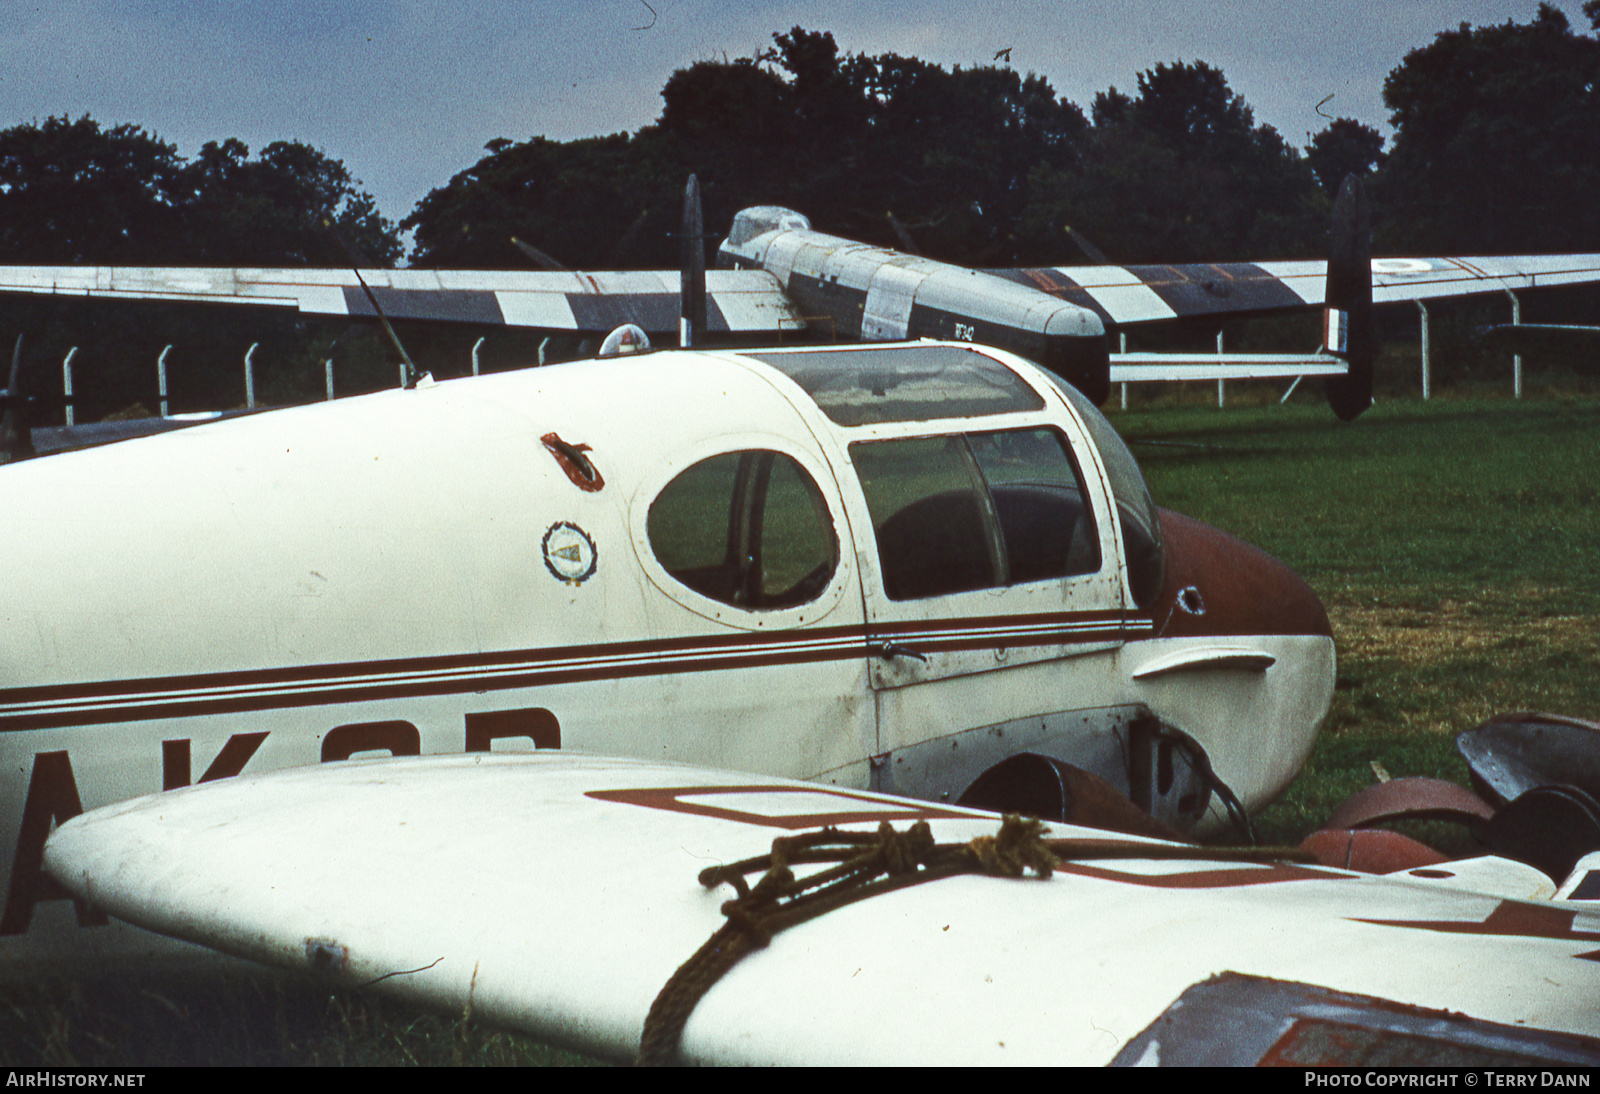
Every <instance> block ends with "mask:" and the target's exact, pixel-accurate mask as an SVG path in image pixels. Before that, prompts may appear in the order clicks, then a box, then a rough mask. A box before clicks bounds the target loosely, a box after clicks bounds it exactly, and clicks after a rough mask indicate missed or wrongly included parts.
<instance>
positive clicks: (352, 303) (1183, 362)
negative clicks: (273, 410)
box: [0, 177, 1600, 419]
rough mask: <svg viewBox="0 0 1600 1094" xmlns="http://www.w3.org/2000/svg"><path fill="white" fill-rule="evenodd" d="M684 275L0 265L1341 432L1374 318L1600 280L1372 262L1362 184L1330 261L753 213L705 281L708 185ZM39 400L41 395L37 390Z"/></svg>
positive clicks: (1368, 376) (1472, 261)
mask: <svg viewBox="0 0 1600 1094" xmlns="http://www.w3.org/2000/svg"><path fill="white" fill-rule="evenodd" d="M688 191H689V192H688V195H687V196H686V200H685V216H684V230H683V233H682V236H683V242H684V246H683V263H682V269H681V270H679V271H669V272H665V273H664V272H661V271H609V272H587V273H584V272H566V271H552V270H541V271H525V272H519V271H512V272H506V271H470V270H362V271H359V272H358V271H354V270H350V269H343V270H339V269H328V270H310V269H300V270H266V269H164V268H136V267H105V266H102V267H62V266H11V267H0V293H28V294H43V295H65V296H82V297H91V298H98V299H112V300H114V299H127V300H169V301H215V302H226V303H235V304H249V305H263V306H272V307H280V308H292V309H296V310H298V311H299V312H300V313H301V314H304V315H322V316H349V317H366V318H369V319H377V318H378V317H379V316H380V313H381V314H383V315H387V316H388V317H389V318H393V319H407V320H421V321H435V322H445V323H460V324H469V325H475V326H479V327H483V328H490V329H492V328H494V327H504V326H513V327H521V328H528V329H532V330H537V331H543V332H547V333H549V334H552V335H573V336H586V337H592V338H595V339H597V340H598V339H599V338H600V337H602V336H604V335H605V334H606V333H607V332H609V331H612V330H614V329H616V328H618V327H621V326H623V325H626V324H632V325H635V326H637V327H639V328H640V329H642V330H643V331H645V332H646V333H647V334H648V335H649V336H650V337H651V338H654V339H657V340H658V341H659V340H661V339H673V338H677V339H678V341H679V344H680V345H683V346H688V345H691V344H699V343H700V342H702V341H705V340H710V341H711V342H713V343H715V344H721V345H729V344H744V345H752V344H773V343H774V342H777V341H793V340H808V341H813V342H817V341H821V342H840V341H844V342H853V341H858V340H859V341H867V342H880V341H899V340H903V339H907V338H934V339H944V340H951V341H964V342H972V343H975V344H981V345H987V346H992V347H995V348H997V349H1004V350H1009V351H1010V352H1013V353H1016V354H1018V355H1020V356H1023V357H1026V358H1028V359H1029V360H1031V361H1034V362H1035V363H1037V364H1040V365H1043V366H1044V367H1045V368H1046V369H1049V370H1050V371H1052V372H1054V373H1055V374H1056V375H1058V376H1061V377H1063V378H1065V379H1066V380H1068V381H1069V382H1071V383H1073V384H1074V385H1075V386H1077V387H1078V388H1079V390H1081V391H1083V392H1084V393H1085V394H1086V395H1088V396H1089V397H1090V399H1092V400H1093V401H1095V402H1096V403H1100V402H1103V401H1104V400H1105V398H1106V395H1107V394H1108V392H1109V390H1110V385H1111V384H1112V383H1113V382H1116V381H1122V380H1191V379H1229V378H1241V379H1242V378H1264V377H1293V376H1308V375H1311V376H1323V377H1326V378H1327V391H1328V398H1329V401H1330V403H1331V404H1332V406H1333V408H1334V410H1335V411H1336V412H1337V413H1338V414H1339V415H1340V417H1343V418H1346V419H1349V418H1354V417H1355V416H1356V415H1358V414H1360V413H1361V412H1362V411H1363V410H1365V409H1366V408H1367V407H1368V406H1369V405H1370V404H1371V401H1372V357H1373V353H1374V350H1375V341H1374V335H1373V331H1372V322H1371V315H1370V313H1371V308H1372V306H1373V304H1374V302H1376V303H1378V304H1384V303H1395V302H1402V301H1409V300H1427V299H1432V298H1436V297H1452V296H1465V295H1471V294H1478V293H1503V292H1507V291H1521V290H1525V289H1542V288H1549V287H1554V286H1560V285H1572V284H1584V283H1592V282H1596V281H1600V255H1593V254H1591V255H1547V256H1524V257H1493V258H1379V259H1373V258H1372V257H1371V248H1370V232H1369V230H1368V227H1367V225H1368V216H1367V211H1366V202H1365V198H1364V196H1363V194H1362V191H1361V187H1360V184H1359V181H1358V180H1357V179H1355V178H1354V177H1351V178H1349V179H1346V180H1345V184H1344V186H1343V187H1342V189H1341V191H1340V194H1339V199H1338V201H1337V203H1336V205H1335V210H1334V217H1333V225H1332V230H1331V233H1330V252H1329V259H1328V261H1326V262H1323V261H1278V262H1257V263H1245V262H1229V263H1214V264H1194V265H1160V266H1113V265H1100V266H1056V267H1033V268H1024V269H1004V270H972V269H967V268H965V267H962V266H955V265H951V264H949V263H945V262H937V261H934V260H932V259H927V258H921V257H917V256H914V255H909V254H904V253H902V252H899V251H894V250H890V249H887V248H883V247H874V246H869V245H866V244H861V243H856V242H853V241H851V240H848V239H843V238H840V237H838V236H833V235H828V234H826V233H823V232H817V231H813V230H812V229H811V226H810V222H809V221H807V220H806V218H805V217H804V216H803V215H801V214H800V213H797V212H795V211H793V210H789V209H783V208H779V207H776V206H761V207H757V208H752V209H746V210H744V211H742V212H740V213H739V214H738V215H737V216H735V218H734V222H733V225H732V228H731V230H730V231H729V233H728V236H727V238H726V239H725V240H724V241H723V242H722V245H721V246H720V248H719V249H718V251H717V262H718V265H719V266H721V267H724V268H722V269H716V270H711V271H709V272H708V271H706V269H705V250H704V242H703V240H704V233H703V231H702V227H701V216H700V203H699V188H698V184H697V183H696V182H695V180H694V179H693V178H691V179H690V183H689V187H688ZM1317 310H1322V311H1323V312H1324V314H1325V320H1324V325H1323V330H1324V334H1323V344H1322V346H1321V348H1320V349H1318V350H1317V351H1316V352H1310V353H1290V354H1243V353H1215V354H1212V353H1200V354H1180V353H1112V352H1111V336H1113V335H1117V334H1123V333H1126V332H1128V331H1129V330H1136V329H1138V328H1140V327H1142V326H1146V325H1149V324H1160V323H1170V322H1172V321H1175V320H1196V319H1198V320H1205V319H1210V320H1218V321H1220V320H1223V319H1228V318H1233V317H1243V316H1263V315H1273V314H1283V313H1292V312H1297V311H1298V312H1312V311H1317ZM35 394H37V392H36V393H35Z"/></svg>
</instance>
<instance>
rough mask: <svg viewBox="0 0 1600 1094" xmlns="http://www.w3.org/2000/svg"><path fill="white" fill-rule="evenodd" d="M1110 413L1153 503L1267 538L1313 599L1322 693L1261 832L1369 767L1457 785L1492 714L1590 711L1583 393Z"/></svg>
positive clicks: (1596, 621)
mask: <svg viewBox="0 0 1600 1094" xmlns="http://www.w3.org/2000/svg"><path fill="white" fill-rule="evenodd" d="M1113 421H1114V422H1115V423H1116V425H1117V427H1118V428H1119V430H1121V431H1122V433H1123V435H1124V436H1126V437H1129V438H1131V439H1133V440H1135V442H1137V443H1135V444H1134V451H1135V454H1136V455H1138V456H1139V458H1140V462H1141V464H1142V465H1143V467H1144V469H1145V473H1146V475H1147V477H1148V478H1149V480H1150V484H1151V489H1152V491H1153V492H1154V493H1155V495H1156V497H1157V499H1158V501H1160V502H1161V504H1163V505H1165V506H1167V507H1168V508H1172V509H1177V510H1179V511H1181V512H1185V513H1188V514H1189V515H1191V516H1194V517H1198V518H1199V519H1201V520H1204V521H1206V522H1208V523H1210V524H1214V525H1216V526H1217V527H1219V528H1222V529H1224V530H1226V531H1229V532H1232V533H1234V534H1236V535H1239V536H1241V537H1243V538H1244V539H1247V540H1249V541H1251V542H1253V543H1255V544H1257V545H1258V546H1261V547H1263V548H1264V549H1266V550H1268V551H1270V552H1271V553H1273V554H1274V555H1276V556H1278V557H1279V558H1280V559H1282V560H1283V561H1285V562H1286V563H1288V564H1289V565H1290V566H1292V567H1294V569H1296V570H1297V571H1298V572H1299V573H1300V574H1301V575H1302V576H1303V577H1305V578H1306V579H1307V581H1309V582H1310V583H1311V585H1312V587H1313V588H1315V589H1316V591H1317V593H1318V594H1319V595H1320V596H1321V597H1322V599H1323V601H1324V603H1325V604H1327V606H1328V610H1329V615H1330V616H1331V618H1332V620H1333V625H1334V636H1335V641H1336V642H1337V645H1338V655H1339V684H1338V689H1337V691H1336V694H1335V698H1334V705H1333V709H1332V711H1331V713H1330V715H1329V718H1328V722H1327V724H1326V726H1325V727H1324V731H1323V735H1322V737H1321V739H1320V741H1319V743H1318V746H1317V748H1316V751H1315V752H1314V753H1313V755H1312V758H1311V761H1310V763H1309V764H1308V765H1307V767H1306V769H1305V771H1304V772H1303V773H1302V775H1301V776H1300V778H1299V779H1298V780H1297V781H1296V782H1295V784H1294V785H1293V786H1292V787H1291V788H1290V790H1289V792H1288V793H1287V794H1286V795H1285V796H1284V798H1283V799H1282V800H1281V801H1280V802H1279V803H1278V804H1276V805H1274V806H1273V807H1271V808H1270V809H1269V810H1267V812H1266V814H1265V815H1264V816H1263V817H1262V823H1261V828H1262V829H1263V831H1264V832H1265V833H1266V834H1267V835H1268V837H1270V838H1271V839H1273V840H1274V841H1281V842H1291V843H1292V842H1297V841H1298V840H1299V839H1300V838H1302V837H1303V836H1304V835H1305V834H1306V833H1307V832H1308V831H1310V830H1311V829H1313V828H1315V827H1316V825H1317V823H1318V822H1319V821H1320V820H1321V819H1322V818H1323V817H1325V816H1326V815H1327V813H1328V811H1329V810H1330V809H1331V808H1332V807H1333V806H1334V805H1336V804H1338V802H1339V801H1341V800H1342V799H1343V798H1344V797H1346V796H1347V795H1348V794H1350V793H1353V792H1354V791H1356V790H1358V789H1360V788H1361V787H1363V786H1367V785H1370V784H1371V783H1372V782H1373V780H1374V776H1373V773H1372V770H1371V767H1370V762H1371V761H1378V762H1380V763H1381V764H1382V765H1383V766H1384V767H1385V768H1386V769H1387V770H1388V772H1389V773H1390V774H1391V775H1393V776H1395V777H1399V776H1404V775H1431V776H1435V777H1440V778H1448V779H1453V780H1455V781H1458V782H1465V781H1466V769H1465V765H1464V764H1463V763H1462V761H1461V759H1460V757H1459V756H1458V754H1457V753H1456V750H1455V747H1454V735H1455V734H1456V733H1457V732H1459V731H1461V730H1464V729H1469V728H1471V727H1472V726H1474V725H1477V724H1478V723H1479V722H1481V721H1483V720H1484V719H1486V718H1488V717H1489V716H1491V715H1493V714H1495V713H1497V712H1502V711H1508V710H1548V711H1555V712H1559V713H1565V714H1570V715H1574V716H1577V717H1581V718H1588V719H1595V720H1600V477H1597V476H1600V399H1596V398H1592V397H1586V398H1542V399H1526V400H1523V401H1520V402H1514V401H1512V400H1509V399H1504V398H1500V399H1486V398H1477V399H1472V398H1465V399H1463V398H1452V399H1440V400H1434V401H1430V402H1426V403H1425V402H1422V401H1421V400H1416V399H1394V400H1386V401H1382V402H1380V403H1379V404H1378V405H1377V406H1376V407H1374V408H1373V409H1372V410H1371V411H1369V412H1368V413H1367V414H1366V415H1364V416H1363V417H1362V418H1360V419H1359V420H1358V421H1356V422H1354V423H1349V424H1346V423H1341V422H1338V421H1336V420H1334V419H1333V417H1332V416H1331V415H1330V414H1329V413H1328V411H1327V409H1326V408H1325V407H1319V406H1315V405H1306V406H1293V405H1291V406H1287V407H1280V406H1277V405H1276V404H1275V403H1274V404H1271V405H1265V406H1244V407H1240V406H1230V407H1229V408H1228V409H1226V410H1222V411H1218V410H1217V408H1216V407H1215V405H1211V406H1209V407H1203V406H1195V405H1188V406H1185V405H1176V406H1171V405H1169V406H1158V407H1155V408H1148V409H1135V410H1130V411H1126V412H1114V413H1113ZM1435 836H1436V839H1437V838H1443V839H1444V840H1445V842H1447V843H1450V844H1451V847H1449V848H1447V849H1452V850H1462V849H1465V848H1464V847H1463V846H1462V845H1461V844H1460V838H1459V837H1458V836H1457V835H1455V834H1454V833H1447V834H1445V835H1444V836H1442V837H1438V836H1437V833H1435Z"/></svg>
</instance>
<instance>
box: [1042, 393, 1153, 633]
mask: <svg viewBox="0 0 1600 1094" xmlns="http://www.w3.org/2000/svg"><path fill="white" fill-rule="evenodd" d="M1047 375H1048V374H1047ZM1050 380H1051V382H1052V383H1054V384H1055V386H1056V388H1057V389H1058V390H1059V391H1060V392H1061V394H1062V395H1063V396H1064V397H1065V398H1066V400H1067V401H1068V402H1069V403H1071V404H1072V407H1073V409H1074V410H1076V411H1077V412H1078V417H1079V418H1081V419H1082V420H1083V424H1084V427H1085V428H1087V429H1088V431H1089V437H1090V439H1091V440H1093V441H1094V446H1095V448H1097V449H1099V450H1100V462H1101V465H1102V466H1103V467H1104V468H1105V469H1106V478H1107V479H1109V480H1110V483H1111V493H1112V495H1113V496H1114V497H1115V498H1116V500H1117V520H1118V523H1119V524H1120V525H1121V526H1122V544H1123V550H1124V551H1125V552H1126V553H1127V556H1128V584H1129V586H1130V587H1131V588H1132V591H1133V602H1134V603H1135V604H1136V605H1138V606H1139V607H1141V608H1149V607H1150V606H1151V605H1152V604H1154V603H1155V601H1156V597H1158V596H1160V595H1161V587H1162V586H1163V585H1164V584H1165V583H1166V580H1167V552H1166V548H1165V547H1164V546H1163V545H1162V542H1161V515H1160V513H1159V512H1158V511H1157V509H1156V503H1155V499H1153V498H1152V497H1151V496H1150V487H1149V486H1148V485H1146V483H1145V481H1144V473H1143V472H1142V471H1140V470H1139V463H1138V461H1137V460H1135V459H1134V458H1133V453H1132V452H1130V451H1128V446H1127V445H1126V444H1124V443H1123V441H1122V438H1121V437H1119V436H1118V435H1117V431H1116V428H1115V427H1114V426H1112V424H1111V423H1110V422H1109V421H1107V420H1106V416H1105V415H1104V414H1102V413H1100V410H1099V408H1098V407H1096V406H1095V405H1094V404H1093V403H1091V402H1090V401H1089V400H1088V399H1087V398H1085V397H1084V394H1083V393H1082V392H1081V391H1079V390H1078V389H1077V388H1075V387H1073V386H1072V385H1071V384H1069V383H1067V382H1066V381H1064V380H1062V379H1060V378H1059V377H1057V376H1050Z"/></svg>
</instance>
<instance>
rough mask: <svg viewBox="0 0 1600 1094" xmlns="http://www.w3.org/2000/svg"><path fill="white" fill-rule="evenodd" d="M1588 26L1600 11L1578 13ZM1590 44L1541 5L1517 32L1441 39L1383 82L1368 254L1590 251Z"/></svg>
mask: <svg viewBox="0 0 1600 1094" xmlns="http://www.w3.org/2000/svg"><path fill="white" fill-rule="evenodd" d="M1584 10H1585V12H1586V14H1588V15H1589V16H1590V18H1591V21H1595V20H1597V18H1600V6H1597V5H1596V4H1594V3H1593V2H1592V0H1591V3H1589V4H1587V5H1585V8H1584ZM1597 85H1600V42H1597V41H1596V40H1595V38H1593V37H1591V36H1587V35H1582V34H1577V33H1574V32H1573V30H1572V28H1571V26H1570V24H1569V23H1568V22H1567V18H1566V16H1565V15H1563V14H1562V13H1561V12H1560V11H1559V10H1557V9H1555V8H1553V7H1551V6H1549V5H1548V4H1541V5H1540V6H1539V9H1538V12H1537V13H1536V14H1535V15H1534V17H1533V20H1532V21H1531V22H1529V23H1527V24H1518V23H1515V22H1507V23H1504V24H1502V25H1498V26H1488V27H1472V26H1468V25H1467V24H1465V23H1463V24H1462V25H1461V26H1460V27H1459V28H1458V29H1456V30H1451V31H1445V32H1442V33H1440V34H1439V35H1438V36H1437V37H1435V39H1434V40H1433V42H1432V43H1431V44H1430V45H1427V46H1424V47H1422V48H1420V49H1416V50H1413V51H1412V52H1411V53H1409V54H1407V55H1406V57H1405V60H1404V61H1402V62H1401V64H1400V66H1399V67H1398V68H1396V69H1395V70H1394V71H1393V72H1391V73H1390V74H1389V77H1388V79H1387V80H1386V81H1385V82H1384V87H1383V97H1384V102H1385V103H1386V104H1387V105H1388V107H1389V108H1390V110H1391V111H1392V112H1393V113H1392V115H1391V121H1392V122H1393V124H1394V127H1395V137H1394V142H1393V146H1392V150H1391V152H1390V154H1389V160H1388V164H1387V166H1386V168H1385V170H1384V172H1383V175H1382V177H1381V180H1380V182H1381V185H1380V188H1379V189H1378V191H1377V192H1376V193H1375V198H1376V200H1375V203H1374V204H1375V208H1377V209H1379V210H1380V211H1381V214H1382V217H1383V220H1382V222H1381V225H1380V240H1379V243H1380V246H1383V247H1387V248H1392V249H1397V250H1411V249H1415V250H1421V251H1431V252H1435V253H1438V252H1442V253H1446V254H1450V253H1456V254H1460V253H1485V254H1494V253H1518V252H1533V251H1541V250H1554V251H1574V250H1576V251H1593V250H1600V209H1597V208H1596V205H1595V201H1594V193H1595V187H1596V184H1597V180H1600V86H1597Z"/></svg>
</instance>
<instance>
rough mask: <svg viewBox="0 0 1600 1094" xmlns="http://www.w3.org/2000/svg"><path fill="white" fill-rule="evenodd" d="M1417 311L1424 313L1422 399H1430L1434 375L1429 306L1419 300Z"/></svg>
mask: <svg viewBox="0 0 1600 1094" xmlns="http://www.w3.org/2000/svg"><path fill="white" fill-rule="evenodd" d="M1417 310H1418V311H1420V312H1421V313H1422V397H1423V399H1428V398H1430V397H1432V395H1433V384H1432V373H1431V372H1430V371H1429V365H1428V305H1426V304H1424V303H1423V302H1422V301H1420V300H1418V301H1417Z"/></svg>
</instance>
